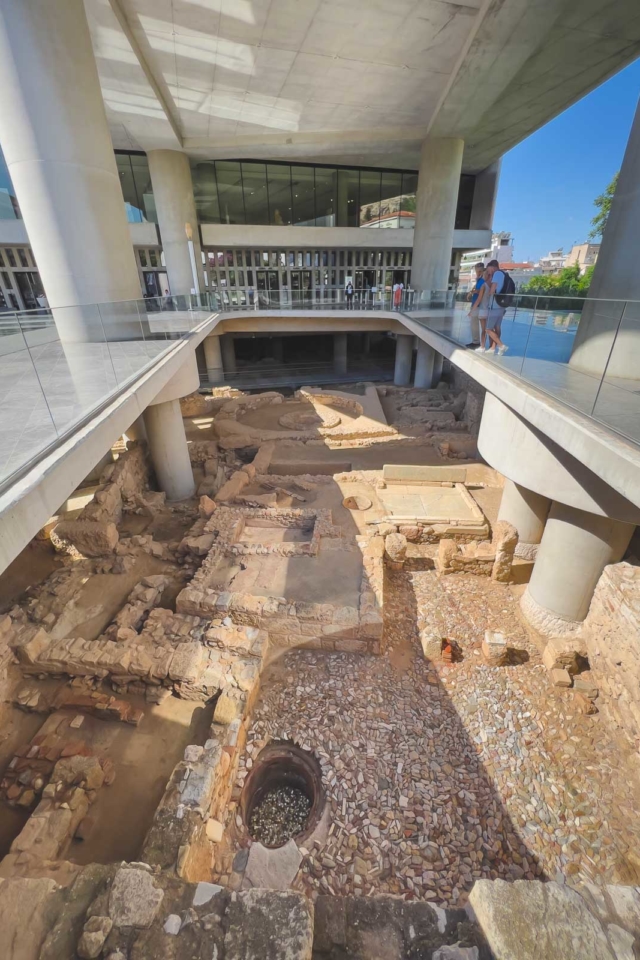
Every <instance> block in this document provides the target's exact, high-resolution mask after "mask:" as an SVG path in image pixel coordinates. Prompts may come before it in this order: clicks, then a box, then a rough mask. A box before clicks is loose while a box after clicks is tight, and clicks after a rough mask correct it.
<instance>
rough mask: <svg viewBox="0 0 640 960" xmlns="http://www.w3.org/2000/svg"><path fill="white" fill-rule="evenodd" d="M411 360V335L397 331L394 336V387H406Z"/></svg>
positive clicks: (408, 381) (409, 381)
mask: <svg viewBox="0 0 640 960" xmlns="http://www.w3.org/2000/svg"><path fill="white" fill-rule="evenodd" d="M412 361H413V337H412V336H405V334H403V333H399V334H398V336H397V337H396V365H395V369H394V372H393V382H394V384H395V385H396V387H408V386H409V384H410V383H411V363H412Z"/></svg>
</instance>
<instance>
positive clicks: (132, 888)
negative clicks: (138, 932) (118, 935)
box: [109, 867, 164, 927]
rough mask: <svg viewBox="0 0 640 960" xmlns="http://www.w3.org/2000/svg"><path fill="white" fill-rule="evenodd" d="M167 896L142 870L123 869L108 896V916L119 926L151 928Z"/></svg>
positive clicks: (118, 873) (135, 868)
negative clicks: (163, 899)
mask: <svg viewBox="0 0 640 960" xmlns="http://www.w3.org/2000/svg"><path fill="white" fill-rule="evenodd" d="M163 897H164V893H163V892H162V890H160V889H158V887H156V885H155V883H154V882H153V876H152V875H151V874H150V873H148V871H147V870H144V869H142V868H140V867H123V868H122V869H121V870H118V872H117V874H116V875H115V878H114V881H113V886H112V888H111V893H110V895H109V916H110V918H111V919H112V920H113V922H114V924H115V925H116V926H119V927H148V926H150V925H151V923H152V922H153V919H154V917H155V915H156V913H157V912H158V908H159V907H160V904H161V903H162V898H163Z"/></svg>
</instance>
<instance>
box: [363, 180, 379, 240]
mask: <svg viewBox="0 0 640 960" xmlns="http://www.w3.org/2000/svg"><path fill="white" fill-rule="evenodd" d="M359 203H360V220H359V224H358V225H359V226H360V227H378V226H379V225H380V174H379V173H378V172H376V171H374V170H361V171H360V200H359Z"/></svg>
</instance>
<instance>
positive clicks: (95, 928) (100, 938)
mask: <svg viewBox="0 0 640 960" xmlns="http://www.w3.org/2000/svg"><path fill="white" fill-rule="evenodd" d="M112 927H113V920H112V919H111V918H110V917H99V916H93V917H89V919H88V920H87V922H86V923H85V925H84V929H83V931H82V936H81V937H80V940H79V941H78V956H79V957H82V958H83V960H96V958H97V957H99V956H100V954H101V953H102V948H103V946H104V944H105V940H106V939H107V937H108V936H109V934H110V933H111V928H112Z"/></svg>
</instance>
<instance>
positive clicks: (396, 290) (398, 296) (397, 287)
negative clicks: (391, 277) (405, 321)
mask: <svg viewBox="0 0 640 960" xmlns="http://www.w3.org/2000/svg"><path fill="white" fill-rule="evenodd" d="M403 290H404V283H397V282H396V283H394V285H393V308H394V310H399V309H400V304H401V303H402V291H403Z"/></svg>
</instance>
